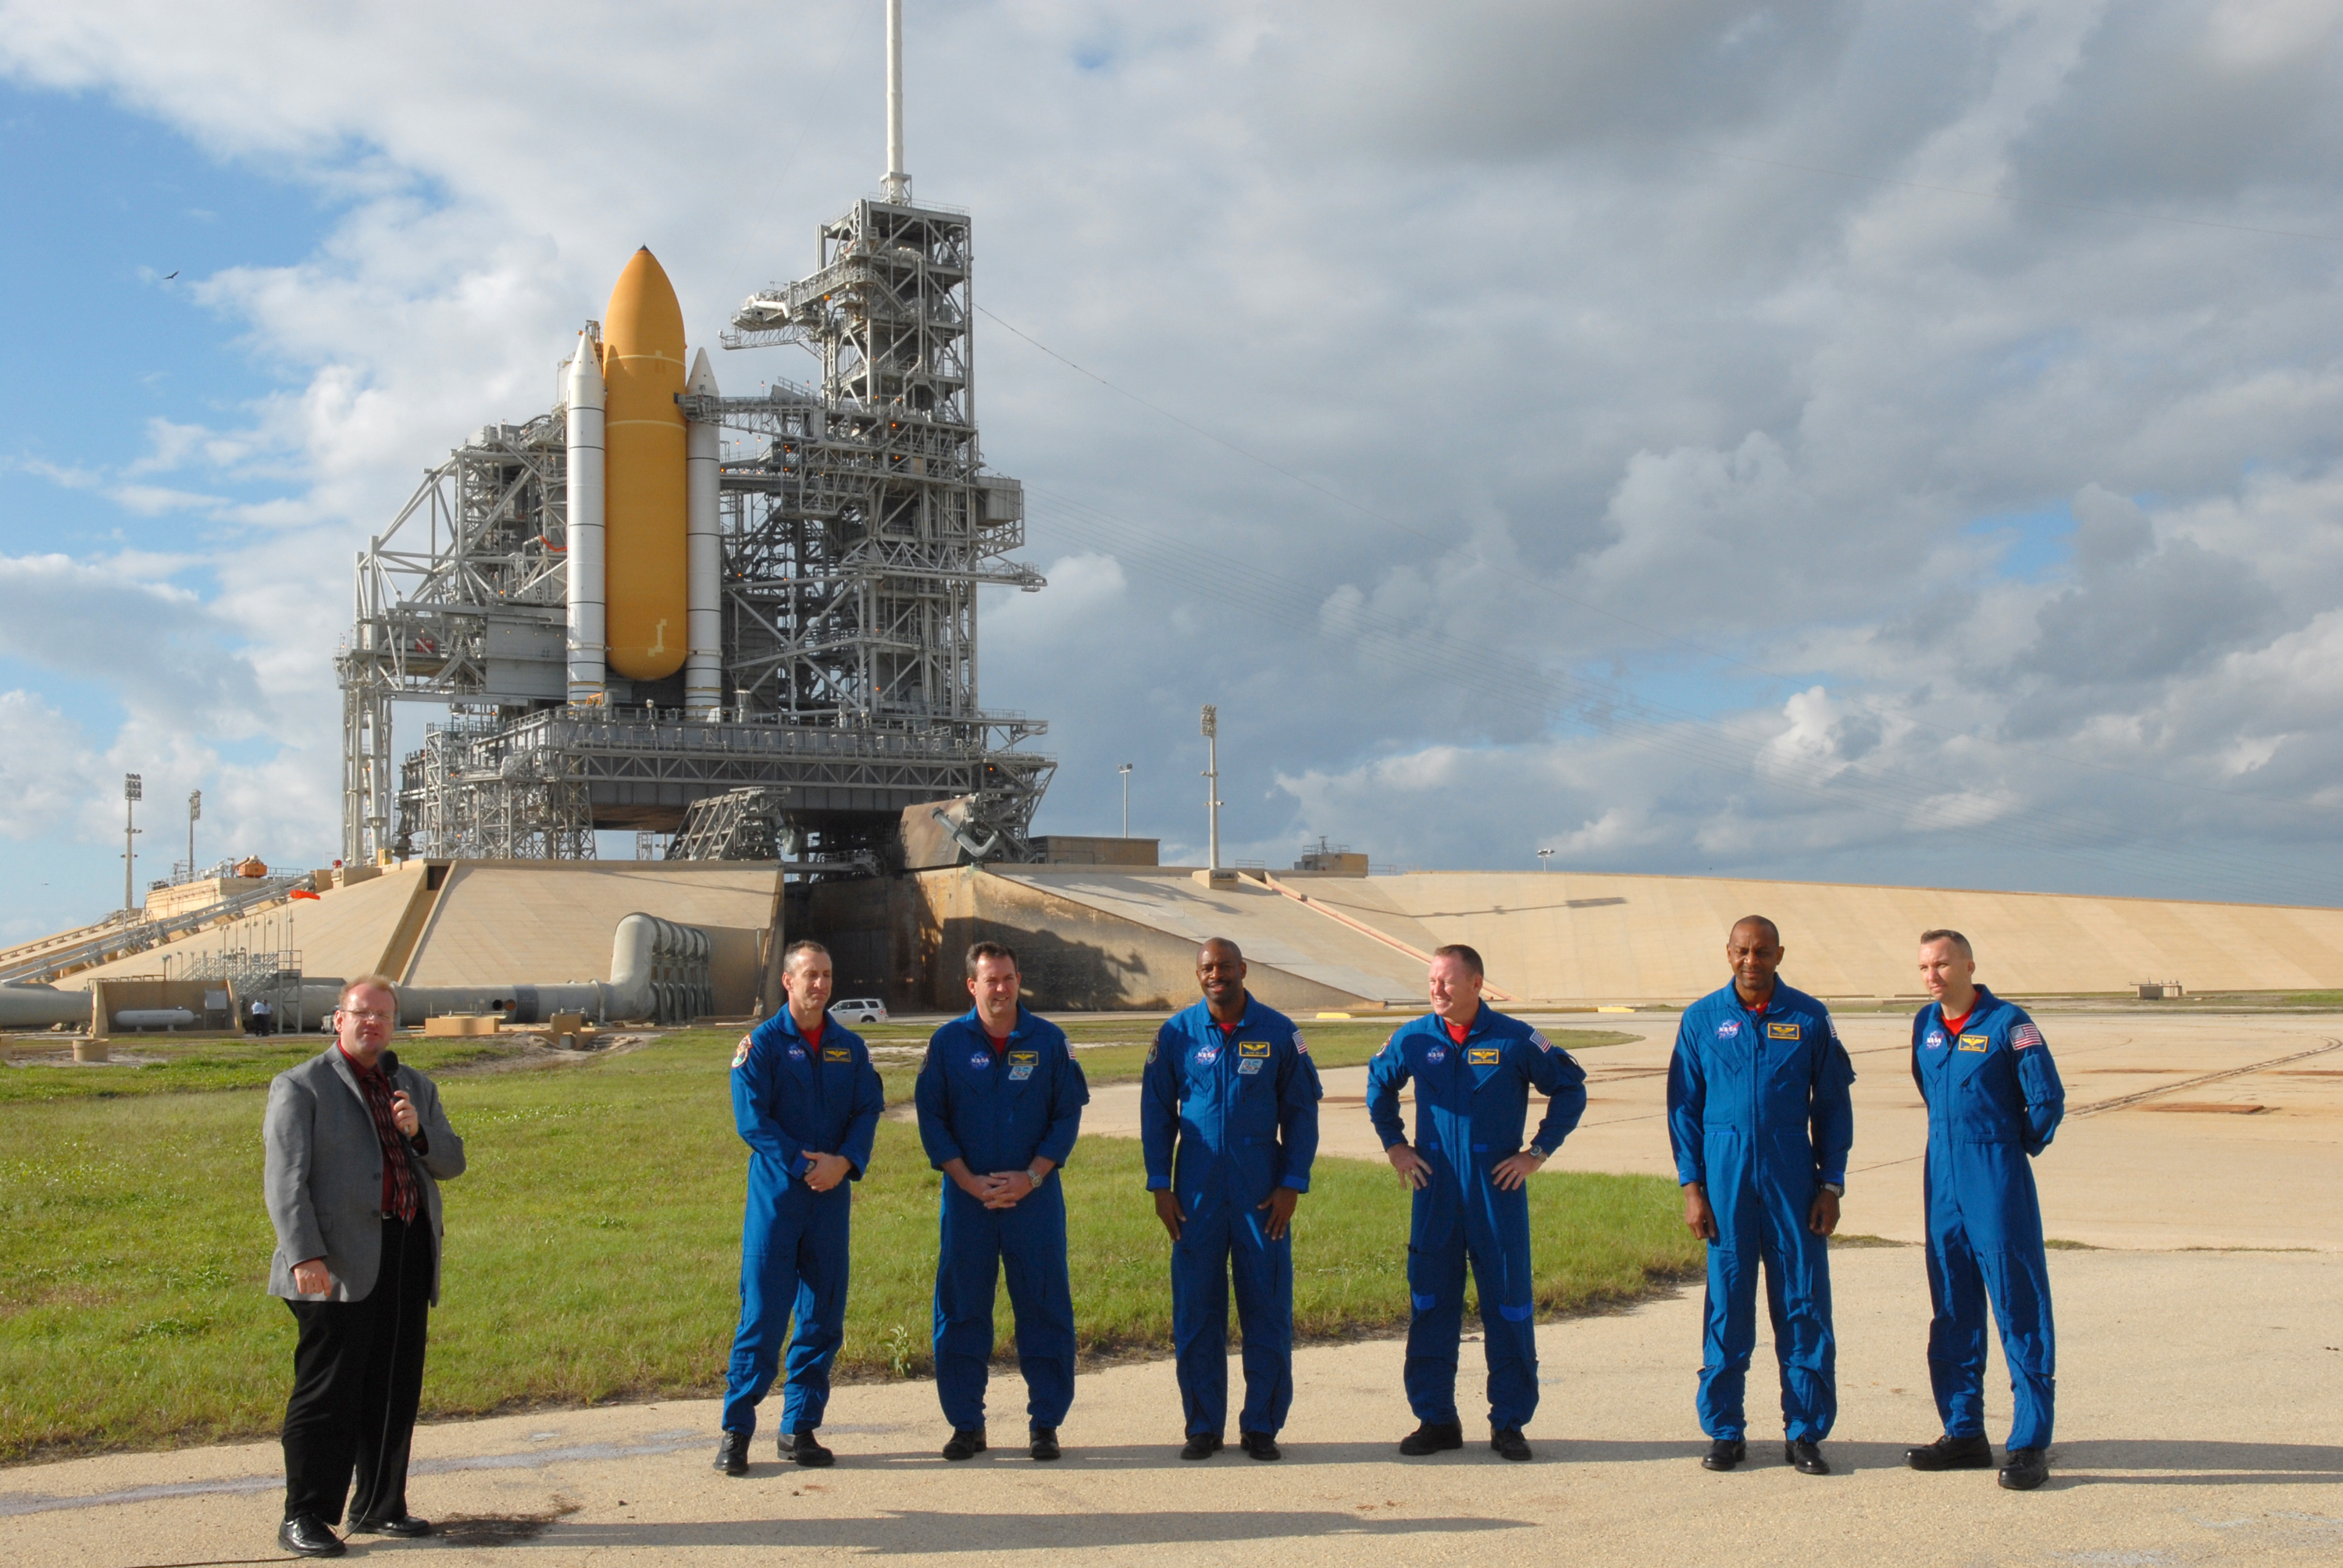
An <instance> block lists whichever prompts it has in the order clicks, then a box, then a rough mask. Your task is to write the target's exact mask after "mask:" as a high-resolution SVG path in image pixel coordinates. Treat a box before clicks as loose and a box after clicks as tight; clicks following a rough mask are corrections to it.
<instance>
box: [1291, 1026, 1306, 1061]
mask: <svg viewBox="0 0 2343 1568" xmlns="http://www.w3.org/2000/svg"><path fill="white" fill-rule="evenodd" d="M1293 1049H1294V1050H1295V1052H1296V1053H1297V1054H1299V1055H1302V1056H1307V1055H1309V1054H1310V1042H1309V1041H1308V1040H1303V1039H1302V1031H1301V1030H1298V1029H1297V1030H1294V1031H1293Z"/></svg>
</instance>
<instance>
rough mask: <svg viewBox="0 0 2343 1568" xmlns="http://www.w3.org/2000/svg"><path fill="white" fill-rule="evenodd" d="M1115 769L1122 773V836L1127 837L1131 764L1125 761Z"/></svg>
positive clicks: (1129, 821)
mask: <svg viewBox="0 0 2343 1568" xmlns="http://www.w3.org/2000/svg"><path fill="white" fill-rule="evenodd" d="M1115 771H1116V772H1118V773H1120V774H1121V775H1122V836H1123V837H1124V838H1126V839H1128V838H1130V837H1131V764H1130V763H1128V762H1126V763H1124V764H1123V765H1122V766H1121V767H1120V768H1118V769H1115Z"/></svg>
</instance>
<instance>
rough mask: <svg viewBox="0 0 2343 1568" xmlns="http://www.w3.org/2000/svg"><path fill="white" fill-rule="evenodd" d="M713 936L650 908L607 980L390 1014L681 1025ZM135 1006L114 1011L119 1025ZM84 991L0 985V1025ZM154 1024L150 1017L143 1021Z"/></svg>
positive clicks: (304, 992)
mask: <svg viewBox="0 0 2343 1568" xmlns="http://www.w3.org/2000/svg"><path fill="white" fill-rule="evenodd" d="M715 951H716V944H715V943H714V942H712V941H710V940H709V936H708V933H707V932H706V931H703V930H700V929H699V927H697V926H679V925H677V924H676V923H675V922H674V921H673V920H660V919H659V917H658V916H657V915H646V914H641V913H636V914H631V915H628V916H627V917H626V918H625V919H624V920H620V921H619V922H618V930H617V931H616V932H615V933H614V934H613V936H612V938H611V941H610V978H609V980H607V981H604V980H567V981H563V982H561V983H559V984H556V985H513V984H507V985H486V986H444V985H436V986H401V987H399V988H398V1021H399V1022H400V1023H401V1024H402V1025H405V1026H407V1027H410V1028H411V1027H416V1026H419V1025H420V1024H421V1023H422V1022H423V1020H425V1019H427V1018H442V1017H445V1016H447V1014H449V1013H495V1014H498V1016H500V1017H502V1018H503V1019H505V1020H507V1021H508V1022H511V1023H544V1022H547V1021H548V1020H550V1019H552V1018H553V1017H554V1015H555V1014H557V1013H565V1012H571V1013H577V1014H578V1015H580V1016H581V1017H583V1018H585V1019H586V1020H588V1022H591V1023H602V1024H611V1023H633V1022H647V1023H659V1024H671V1023H689V1022H690V1021H691V1020H693V1019H695V1018H705V1017H707V1016H708V1015H709V1013H712V1012H714V1011H715V1010H716V987H715V983H714V980H713V979H712V978H711V976H710V973H709V960H711V959H712V958H713V957H714V954H715ZM340 990H341V986H340V982H339V981H337V980H306V981H304V982H303V983H302V986H301V999H300V1009H301V1010H300V1013H299V1015H298V1016H299V1017H300V1018H302V1019H305V1020H312V1019H314V1020H322V1019H325V1018H326V1017H327V1016H328V1015H329V1014H331V1013H332V1012H333V1010H334V1006H335V1003H336V1002H337V1001H338V1000H340V997H339V995H338V993H339V991H340ZM138 1017H139V1015H138V1014H136V1013H122V1014H117V1015H116V1019H115V1021H116V1023H119V1024H122V1025H123V1026H124V1027H126V1028H137V1027H140V1023H139V1022H133V1021H131V1020H133V1019H134V1018H138ZM88 1021H89V992H88V991H87V990H57V989H56V988H55V987H54V986H45V985H13V984H11V985H0V1028H5V1029H47V1028H49V1027H50V1026H51V1025H52V1024H60V1023H62V1024H67V1025H73V1024H86V1023H87V1022H88ZM142 1021H143V1023H144V1026H145V1027H147V1028H154V1027H156V1025H157V1024H158V1023H160V1021H161V1020H160V1019H159V1017H148V1018H145V1019H143V1020H142Z"/></svg>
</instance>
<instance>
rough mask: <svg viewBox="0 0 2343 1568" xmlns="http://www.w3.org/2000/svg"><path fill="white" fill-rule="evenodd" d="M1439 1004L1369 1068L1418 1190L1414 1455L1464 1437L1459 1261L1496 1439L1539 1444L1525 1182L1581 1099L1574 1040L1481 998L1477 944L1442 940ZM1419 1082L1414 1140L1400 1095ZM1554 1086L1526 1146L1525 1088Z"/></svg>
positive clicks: (1410, 1269)
mask: <svg viewBox="0 0 2343 1568" xmlns="http://www.w3.org/2000/svg"><path fill="white" fill-rule="evenodd" d="M1426 984H1427V987H1428V989H1429V990H1430V992H1431V1000H1432V1012H1431V1014H1430V1015H1429V1016H1427V1017H1424V1018H1420V1019H1417V1020H1414V1021H1413V1022H1412V1023H1409V1024H1406V1025H1403V1027H1402V1028H1401V1029H1400V1030H1398V1031H1397V1032H1396V1033H1394V1034H1393V1036H1392V1037H1391V1039H1390V1040H1386V1041H1385V1042H1384V1043H1383V1050H1380V1051H1378V1052H1376V1053H1375V1058H1374V1060H1373V1062H1371V1063H1370V1064H1369V1065H1368V1068H1367V1115H1368V1117H1369V1118H1370V1119H1371V1120H1372V1121H1373V1122H1374V1128H1375V1132H1376V1134H1377V1135H1378V1136H1379V1137H1381V1138H1382V1140H1383V1153H1384V1156H1385V1157H1386V1158H1387V1159H1389V1160H1390V1161H1391V1162H1392V1168H1393V1170H1395V1171H1398V1172H1399V1174H1400V1179H1401V1180H1402V1181H1405V1182H1406V1183H1407V1184H1408V1185H1409V1186H1410V1187H1411V1188H1413V1190H1414V1198H1413V1213H1412V1217H1411V1220H1410V1223H1409V1230H1408V1244H1407V1288H1408V1297H1409V1305H1410V1308H1411V1316H1410V1317H1409V1320H1408V1325H1407V1362H1406V1367H1405V1370H1404V1372H1403V1379H1404V1381H1405V1383H1406V1386H1407V1402H1408V1404H1409V1406H1410V1407H1411V1408H1413V1411H1414V1412H1415V1417H1416V1421H1417V1422H1418V1423H1419V1424H1418V1425H1417V1427H1416V1430H1415V1431H1414V1432H1411V1433H1409V1434H1408V1435H1407V1436H1406V1437H1405V1438H1403V1439H1402V1440H1401V1442H1400V1445H1399V1451H1400V1452H1402V1453H1403V1454H1407V1455H1410V1456H1416V1455H1422V1454H1427V1453H1437V1452H1440V1451H1442V1450H1443V1449H1450V1448H1462V1447H1463V1446H1464V1431H1463V1422H1461V1421H1460V1420H1459V1418H1458V1416H1457V1412H1456V1361H1457V1342H1458V1339H1459V1337H1460V1336H1461V1335H1462V1333H1463V1325H1464V1264H1465V1261H1466V1260H1467V1259H1469V1260H1471V1261H1472V1265H1473V1284H1474V1287H1475V1288H1476V1289H1477V1290H1478V1291H1479V1292H1480V1298H1481V1329H1482V1349H1483V1352H1485V1353H1486V1355H1487V1357H1488V1362H1489V1390H1488V1392H1489V1446H1490V1447H1491V1448H1493V1449H1494V1450H1496V1452H1498V1453H1500V1454H1502V1455H1503V1456H1504V1457H1505V1458H1507V1459H1515V1460H1522V1459H1527V1458H1529V1457H1530V1446H1529V1443H1528V1442H1527V1440H1525V1439H1524V1438H1523V1436H1522V1428H1523V1427H1524V1426H1526V1425H1528V1424H1529V1420H1530V1417H1531V1415H1532V1414H1533V1413H1534V1412H1536V1410H1537V1402H1538V1382H1537V1295H1536V1278H1535V1276H1534V1274H1533V1273H1532V1272H1531V1270H1530V1195H1529V1186H1528V1181H1529V1178H1530V1176H1531V1175H1532V1174H1533V1173H1534V1172H1535V1171H1537V1169H1538V1168H1539V1167H1540V1166H1542V1165H1544V1163H1545V1162H1546V1161H1548V1160H1550V1159H1552V1158H1553V1157H1554V1151H1555V1150H1556V1149H1559V1148H1560V1147H1561V1146H1562V1141H1563V1140H1564V1138H1566V1137H1568V1136H1569V1135H1570V1131H1571V1130H1572V1129H1573V1128H1574V1127H1576V1126H1577V1125H1578V1119H1579V1117H1580V1116H1582V1115H1584V1113H1585V1111H1586V1074H1585V1072H1584V1070H1582V1069H1581V1068H1580V1067H1579V1065H1578V1063H1577V1062H1575V1061H1574V1060H1571V1056H1570V1053H1569V1052H1568V1051H1565V1050H1556V1049H1555V1048H1554V1044H1553V1042H1552V1041H1550V1040H1547V1039H1546V1038H1545V1036H1544V1035H1543V1034H1540V1033H1539V1032H1538V1031H1537V1030H1534V1029H1532V1028H1531V1027H1530V1026H1529V1025H1528V1024H1526V1023H1523V1022H1522V1021H1521V1020H1519V1019H1513V1018H1508V1017H1506V1016H1505V1015H1504V1014H1503V1013H1501V1012H1498V1011H1497V1010H1495V1009H1493V1008H1489V1007H1484V1006H1483V1005H1482V1004H1481V988H1482V984H1483V979H1482V967H1481V955H1480V954H1479V953H1476V952H1474V951H1473V950H1472V949H1471V948H1468V947H1464V946H1462V945H1461V944H1459V945H1451V946H1448V947H1443V948H1440V949H1438V950H1435V951H1434V952H1433V959H1432V969H1431V972H1430V974H1429V976H1428V977H1427V980H1426ZM1411 1081H1413V1083H1414V1085H1415V1142H1414V1143H1413V1145H1410V1144H1409V1143H1408V1141H1407V1133H1406V1130H1405V1127H1404V1125H1403V1123H1402V1121H1401V1120H1400V1111H1399V1094H1400V1091H1401V1089H1402V1088H1403V1087H1404V1086H1406V1085H1407V1084H1408V1083H1409V1082H1411ZM1532 1089H1535V1090H1536V1091H1538V1092H1539V1093H1541V1094H1543V1095H1544V1096H1545V1097H1546V1109H1545V1115H1544V1119H1542V1120H1541V1121H1539V1123H1538V1130H1537V1136H1536V1137H1535V1138H1534V1139H1533V1140H1532V1141H1530V1144H1529V1146H1528V1147H1527V1148H1523V1145H1522V1131H1523V1126H1524V1125H1525V1124H1526V1122H1527V1121H1528V1119H1529V1093H1530V1091H1531V1090H1532Z"/></svg>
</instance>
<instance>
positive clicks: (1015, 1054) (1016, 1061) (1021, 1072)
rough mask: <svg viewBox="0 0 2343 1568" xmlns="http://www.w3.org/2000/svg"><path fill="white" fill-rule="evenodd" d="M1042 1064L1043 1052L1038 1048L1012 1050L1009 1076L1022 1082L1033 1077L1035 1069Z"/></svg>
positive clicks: (1015, 1080) (1012, 1079)
mask: <svg viewBox="0 0 2343 1568" xmlns="http://www.w3.org/2000/svg"><path fill="white" fill-rule="evenodd" d="M1039 1066H1041V1052H1040V1051H1038V1050H1012V1051H1011V1052H1010V1053H1009V1077H1010V1079H1011V1081H1013V1082H1022V1081H1024V1080H1026V1079H1029V1078H1031V1077H1032V1076H1033V1070H1034V1069H1035V1068H1037V1067H1039Z"/></svg>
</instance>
